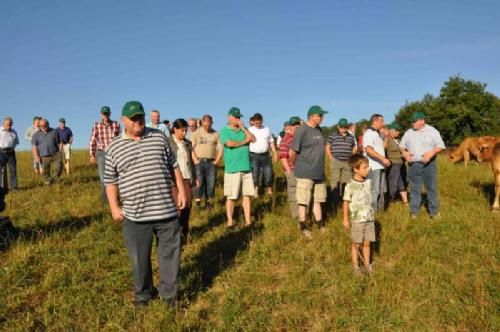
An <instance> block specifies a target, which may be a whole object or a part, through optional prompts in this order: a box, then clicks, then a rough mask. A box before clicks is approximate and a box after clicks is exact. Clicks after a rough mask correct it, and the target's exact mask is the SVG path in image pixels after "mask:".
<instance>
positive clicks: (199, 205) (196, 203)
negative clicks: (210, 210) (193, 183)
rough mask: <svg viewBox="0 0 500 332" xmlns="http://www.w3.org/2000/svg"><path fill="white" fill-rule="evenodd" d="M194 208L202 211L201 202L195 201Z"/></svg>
mask: <svg viewBox="0 0 500 332" xmlns="http://www.w3.org/2000/svg"><path fill="white" fill-rule="evenodd" d="M195 206H196V209H197V210H202V209H203V207H202V206H201V201H195Z"/></svg>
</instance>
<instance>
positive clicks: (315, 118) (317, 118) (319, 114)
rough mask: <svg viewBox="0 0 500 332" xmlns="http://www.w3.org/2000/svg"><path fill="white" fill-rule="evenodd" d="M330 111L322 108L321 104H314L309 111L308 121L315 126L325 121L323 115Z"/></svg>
mask: <svg viewBox="0 0 500 332" xmlns="http://www.w3.org/2000/svg"><path fill="white" fill-rule="evenodd" d="M327 113H328V112H327V111H325V110H324V109H322V108H321V107H320V106H317V105H314V106H311V107H310V108H309V110H308V111H307V122H309V124H311V125H313V126H319V125H320V124H321V122H323V115H325V114H327Z"/></svg>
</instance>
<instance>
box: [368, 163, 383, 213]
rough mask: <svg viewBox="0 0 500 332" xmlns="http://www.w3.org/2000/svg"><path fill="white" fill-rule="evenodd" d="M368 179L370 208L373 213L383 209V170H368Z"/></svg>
mask: <svg viewBox="0 0 500 332" xmlns="http://www.w3.org/2000/svg"><path fill="white" fill-rule="evenodd" d="M368 179H370V180H371V181H372V207H373V211H375V212H377V211H382V210H383V209H384V189H385V188H384V182H385V172H384V170H383V169H377V170H370V173H368Z"/></svg>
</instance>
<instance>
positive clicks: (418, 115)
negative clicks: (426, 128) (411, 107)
mask: <svg viewBox="0 0 500 332" xmlns="http://www.w3.org/2000/svg"><path fill="white" fill-rule="evenodd" d="M422 119H425V113H424V112H414V113H413V114H412V115H411V122H415V121H417V120H422Z"/></svg>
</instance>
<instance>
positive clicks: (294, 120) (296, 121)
mask: <svg viewBox="0 0 500 332" xmlns="http://www.w3.org/2000/svg"><path fill="white" fill-rule="evenodd" d="M300 125H301V120H300V118H299V117H298V116H292V117H291V118H290V119H289V120H288V130H289V131H290V133H292V135H295V131H297V128H299V127H300Z"/></svg>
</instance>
